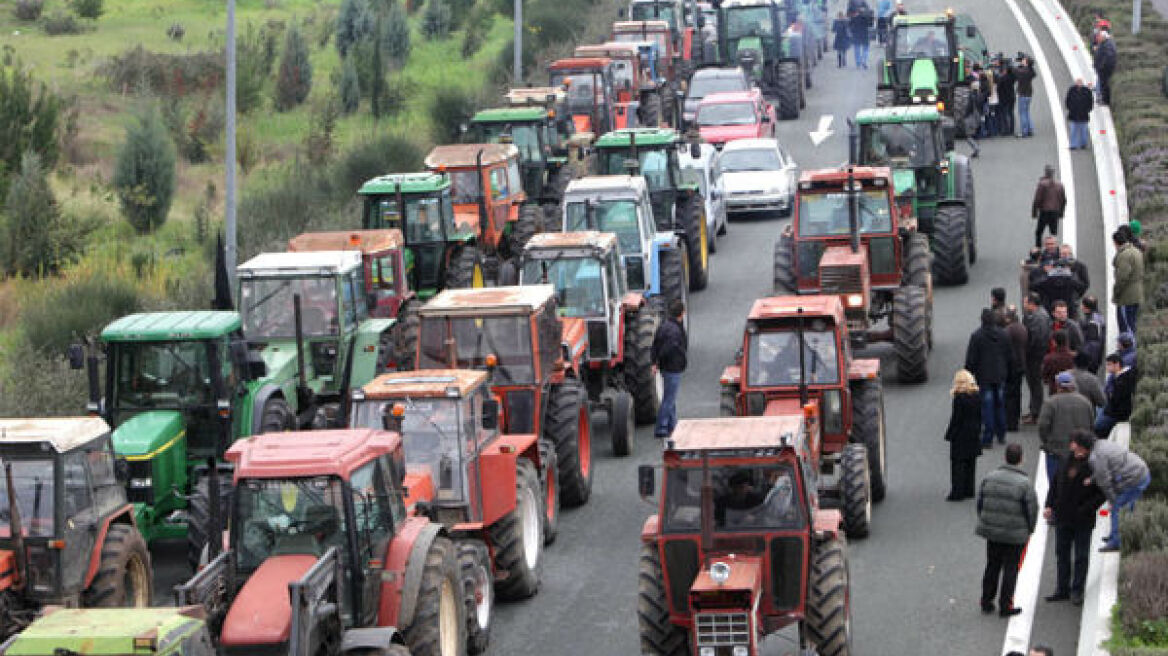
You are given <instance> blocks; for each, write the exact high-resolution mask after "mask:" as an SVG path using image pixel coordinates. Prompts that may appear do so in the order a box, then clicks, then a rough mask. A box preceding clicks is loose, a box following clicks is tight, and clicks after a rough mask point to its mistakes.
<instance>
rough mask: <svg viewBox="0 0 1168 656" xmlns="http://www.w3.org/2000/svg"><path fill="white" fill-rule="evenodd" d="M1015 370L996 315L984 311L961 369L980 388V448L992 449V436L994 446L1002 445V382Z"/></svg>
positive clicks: (1006, 340)
mask: <svg viewBox="0 0 1168 656" xmlns="http://www.w3.org/2000/svg"><path fill="white" fill-rule="evenodd" d="M1017 368H1018V364H1017V363H1016V362H1014V351H1013V349H1011V348H1010V338H1009V337H1008V336H1006V331H1004V330H1002V327H1001V320H1000V318H999V314H998V313H997V312H994V311H993V310H991V309H989V308H984V309H983V310H982V311H981V327H980V328H978V329H977V330H975V331H973V334H972V335H970V336H969V345H968V346H967V347H966V349H965V369H966V370H968V371H969V373H971V374H973V376H974V378H976V379H977V386H978V387H979V388H980V389H981V420H982V426H983V427H984V428H983V430H982V435H981V443H982V446H992V445H993V442H994V437H995V436H996V437H997V438H998V443H1000V444H1005V443H1006V381H1008V380H1009V379H1010V375H1011V374H1013V373H1014V370H1015V369H1017Z"/></svg>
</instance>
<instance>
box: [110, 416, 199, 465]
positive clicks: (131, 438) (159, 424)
mask: <svg viewBox="0 0 1168 656" xmlns="http://www.w3.org/2000/svg"><path fill="white" fill-rule="evenodd" d="M185 430H186V424H185V422H184V421H183V416H182V413H180V412H178V411H177V410H152V411H150V412H143V413H142V414H139V415H134V416H133V417H131V418H130V419H128V420H126V421H124V422H122V424H121V425H120V426H118V427H117V428H116V429H115V430H114V434H113V438H112V439H113V444H114V451H115V452H116V453H117V454H118V455H119V456H123V457H128V458H133V457H135V456H145V455H149V454H151V453H153V452H155V451H157V450H159V449H161V448H162V447H164V446H166V445H167V444H168V443H169V442H170V441H171V440H174V439H176V438H178V437H180V436H182V435H183V433H184V432H185Z"/></svg>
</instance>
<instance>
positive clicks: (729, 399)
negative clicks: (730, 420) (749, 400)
mask: <svg viewBox="0 0 1168 656" xmlns="http://www.w3.org/2000/svg"><path fill="white" fill-rule="evenodd" d="M718 416H720V417H737V416H738V391H737V390H735V389H734V388H733V387H723V388H722V394H721V395H720V398H719V399H718Z"/></svg>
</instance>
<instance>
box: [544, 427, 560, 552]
mask: <svg viewBox="0 0 1168 656" xmlns="http://www.w3.org/2000/svg"><path fill="white" fill-rule="evenodd" d="M539 466H540V469H541V471H540V473H539V483H540V485H541V486H542V487H543V543H544V544H545V545H546V544H551V543H553V542H555V541H556V536H557V535H559V532H560V481H559V479H558V476H559V469H558V468H557V467H556V447H555V445H554V444H552V443H551V440H548V439H546V438H540V440H539Z"/></svg>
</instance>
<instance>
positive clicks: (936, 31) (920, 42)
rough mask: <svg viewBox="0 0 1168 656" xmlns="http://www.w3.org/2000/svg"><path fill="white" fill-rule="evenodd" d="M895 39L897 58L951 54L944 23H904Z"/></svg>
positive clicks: (897, 30) (897, 31) (946, 55)
mask: <svg viewBox="0 0 1168 656" xmlns="http://www.w3.org/2000/svg"><path fill="white" fill-rule="evenodd" d="M895 39H896V42H895V48H896V50H895V52H896V57H897V59H915V58H918V57H929V58H933V57H948V56H949V41H948V40H947V39H946V38H945V27H944V26H943V25H904V26H901V27H899V28H897V29H896V36H895Z"/></svg>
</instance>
